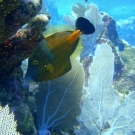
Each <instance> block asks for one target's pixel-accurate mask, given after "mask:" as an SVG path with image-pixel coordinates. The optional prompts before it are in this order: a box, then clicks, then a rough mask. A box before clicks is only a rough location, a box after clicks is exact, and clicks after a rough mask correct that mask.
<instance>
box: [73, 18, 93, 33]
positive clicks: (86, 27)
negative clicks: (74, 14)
mask: <svg viewBox="0 0 135 135" xmlns="http://www.w3.org/2000/svg"><path fill="white" fill-rule="evenodd" d="M75 25H76V29H77V30H80V31H81V32H82V34H92V33H94V32H95V27H94V25H93V24H92V23H91V22H90V21H89V20H88V19H86V18H84V17H78V18H77V20H76V24H75Z"/></svg>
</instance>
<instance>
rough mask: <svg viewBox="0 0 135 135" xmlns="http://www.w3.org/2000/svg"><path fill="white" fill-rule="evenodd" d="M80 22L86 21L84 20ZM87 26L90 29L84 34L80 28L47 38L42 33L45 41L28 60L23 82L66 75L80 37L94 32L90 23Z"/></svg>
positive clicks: (39, 80) (57, 33) (56, 33)
mask: <svg viewBox="0 0 135 135" xmlns="http://www.w3.org/2000/svg"><path fill="white" fill-rule="evenodd" d="M79 19H80V18H79ZM80 20H81V22H83V21H86V20H85V18H81V19H80ZM87 21H88V20H87ZM79 23H80V21H79ZM87 23H88V24H89V23H90V22H87ZM78 25H79V26H80V25H81V24H76V27H78ZM85 25H86V24H85ZM89 25H90V26H91V27H92V29H90V30H86V31H85V32H84V31H83V27H82V26H81V28H80V29H78V28H77V29H76V30H74V31H72V30H69V31H67V30H64V31H60V32H55V33H53V34H50V35H47V36H46V35H45V33H43V36H44V38H45V39H43V40H42V41H41V42H40V43H39V45H38V46H37V47H36V49H35V50H34V52H33V53H32V55H31V57H30V58H29V61H28V70H27V73H26V76H25V80H26V81H29V82H31V81H35V82H41V81H46V80H50V79H54V78H56V77H59V76H61V75H63V74H65V73H67V72H68V71H69V70H70V69H71V63H70V56H71V55H72V53H73V52H74V51H75V49H76V48H77V45H78V42H79V37H80V35H81V34H82V33H84V34H85V33H86V34H89V33H90V34H91V33H93V32H94V31H95V29H94V26H93V25H92V24H91V23H90V24H89ZM87 29H88V28H87Z"/></svg>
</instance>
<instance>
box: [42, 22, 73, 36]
mask: <svg viewBox="0 0 135 135" xmlns="http://www.w3.org/2000/svg"><path fill="white" fill-rule="evenodd" d="M61 31H73V29H72V28H71V27H70V26H69V25H66V24H61V25H52V26H50V27H49V28H48V29H47V30H46V31H44V32H43V33H42V35H43V37H44V38H46V37H48V36H50V35H52V34H54V33H58V32H61Z"/></svg>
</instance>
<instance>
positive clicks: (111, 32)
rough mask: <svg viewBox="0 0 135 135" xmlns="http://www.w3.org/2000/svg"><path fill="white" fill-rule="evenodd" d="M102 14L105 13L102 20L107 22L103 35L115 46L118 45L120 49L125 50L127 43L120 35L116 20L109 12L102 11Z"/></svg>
mask: <svg viewBox="0 0 135 135" xmlns="http://www.w3.org/2000/svg"><path fill="white" fill-rule="evenodd" d="M102 15H103V18H102V20H103V21H104V24H105V30H104V33H103V37H104V36H105V37H104V38H106V39H109V40H110V41H111V42H112V43H113V44H114V45H115V46H118V48H119V51H123V50H124V46H125V45H124V43H123V41H122V40H121V39H120V38H119V36H118V32H117V28H116V21H115V20H114V19H113V18H112V17H110V16H109V15H107V14H104V13H102Z"/></svg>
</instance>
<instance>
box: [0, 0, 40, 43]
mask: <svg viewBox="0 0 135 135" xmlns="http://www.w3.org/2000/svg"><path fill="white" fill-rule="evenodd" d="M0 7H1V9H0V14H1V19H0V33H1V36H0V43H2V42H3V41H4V40H6V39H8V38H9V37H10V36H12V35H13V34H15V32H16V30H18V29H19V28H20V27H21V26H22V25H24V24H25V23H27V22H28V21H29V20H30V19H31V18H32V17H34V16H35V15H36V14H37V13H38V12H39V10H40V8H41V5H40V1H35V2H34V1H28V2H25V1H23V0H9V1H3V2H0ZM20 20H21V21H20Z"/></svg>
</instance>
